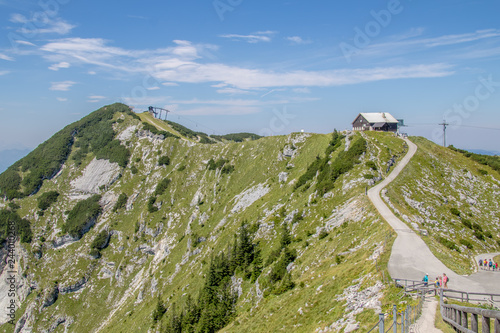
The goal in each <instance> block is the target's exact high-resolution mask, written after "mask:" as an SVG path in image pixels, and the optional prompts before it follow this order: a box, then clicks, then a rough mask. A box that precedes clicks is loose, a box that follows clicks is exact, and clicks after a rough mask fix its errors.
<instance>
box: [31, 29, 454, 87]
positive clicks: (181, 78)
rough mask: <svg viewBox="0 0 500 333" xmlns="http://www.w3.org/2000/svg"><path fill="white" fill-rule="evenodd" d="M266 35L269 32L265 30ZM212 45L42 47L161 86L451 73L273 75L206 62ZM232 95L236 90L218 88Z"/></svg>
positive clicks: (436, 69)
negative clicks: (145, 77) (140, 76)
mask: <svg viewBox="0 0 500 333" xmlns="http://www.w3.org/2000/svg"><path fill="white" fill-rule="evenodd" d="M266 33H270V32H266ZM216 48H217V47H216V46H214V45H206V44H193V43H191V42H189V41H180V40H176V41H174V46H172V47H168V48H164V49H156V50H127V49H123V48H119V47H113V46H109V45H108V42H107V41H105V40H103V39H95V38H91V39H82V38H65V39H60V40H54V41H52V42H50V43H47V44H46V45H44V46H42V47H41V50H42V52H44V53H43V54H44V56H45V57H46V59H48V60H50V61H53V62H59V63H61V62H67V63H69V64H71V63H80V64H92V65H94V66H98V67H100V68H103V69H111V70H113V72H115V73H116V71H122V72H126V73H129V74H133V73H136V74H139V73H149V74H150V75H152V76H153V77H154V78H155V79H157V80H158V81H159V82H160V83H163V82H164V83H166V85H172V84H178V83H209V84H211V85H218V84H220V86H216V87H218V88H233V89H240V90H252V89H259V88H271V89H272V88H279V87H302V88H305V87H314V86H317V87H325V86H341V85H347V84H357V83H363V82H373V81H382V80H391V79H402V78H423V77H443V76H448V75H451V74H453V70H452V69H451V66H450V65H448V64H445V63H431V64H418V65H406V66H389V67H388V66H385V67H375V68H362V69H338V70H323V71H306V70H290V71H281V72H278V71H273V70H266V69H253V68H252V69H250V68H244V67H239V66H231V65H226V64H223V63H216V62H207V59H206V57H203V56H202V55H203V54H204V53H205V52H207V51H211V50H214V49H216ZM220 92H222V93H224V92H232V93H235V92H236V90H232V91H231V90H227V89H226V90H222V91H220Z"/></svg>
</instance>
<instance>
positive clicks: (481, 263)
mask: <svg viewBox="0 0 500 333" xmlns="http://www.w3.org/2000/svg"><path fill="white" fill-rule="evenodd" d="M479 268H480V269H483V259H479Z"/></svg>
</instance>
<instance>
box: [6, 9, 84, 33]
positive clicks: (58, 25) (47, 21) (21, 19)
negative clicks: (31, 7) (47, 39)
mask: <svg viewBox="0 0 500 333" xmlns="http://www.w3.org/2000/svg"><path fill="white" fill-rule="evenodd" d="M10 21H11V22H12V23H16V24H22V25H23V26H22V27H21V28H18V29H16V31H17V32H18V33H21V34H23V35H25V36H32V35H36V34H58V35H66V34H68V33H70V32H71V30H73V28H75V27H76V26H75V25H72V24H69V23H68V22H66V21H64V20H63V19H61V18H54V19H52V18H50V17H49V16H48V15H45V16H44V17H43V19H41V21H40V20H38V21H36V22H35V23H36V24H34V19H28V18H27V17H26V16H24V15H22V14H12V15H11V17H10ZM28 27H32V28H28Z"/></svg>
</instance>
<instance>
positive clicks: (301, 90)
mask: <svg viewBox="0 0 500 333" xmlns="http://www.w3.org/2000/svg"><path fill="white" fill-rule="evenodd" d="M292 91H293V92H294V93H297V94H310V93H311V90H310V89H309V88H294V89H292Z"/></svg>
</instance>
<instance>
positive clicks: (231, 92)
mask: <svg viewBox="0 0 500 333" xmlns="http://www.w3.org/2000/svg"><path fill="white" fill-rule="evenodd" d="M217 92H218V93H219V94H229V95H248V94H252V92H251V91H248V90H243V89H237V88H231V87H226V88H221V89H217Z"/></svg>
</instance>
